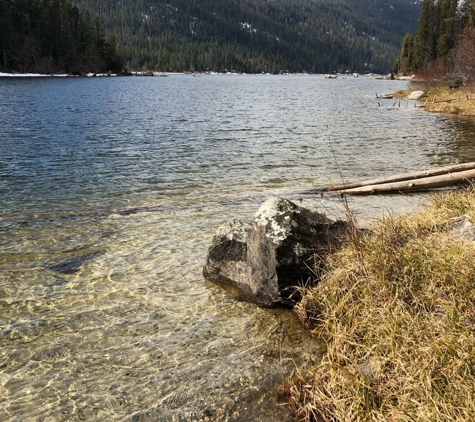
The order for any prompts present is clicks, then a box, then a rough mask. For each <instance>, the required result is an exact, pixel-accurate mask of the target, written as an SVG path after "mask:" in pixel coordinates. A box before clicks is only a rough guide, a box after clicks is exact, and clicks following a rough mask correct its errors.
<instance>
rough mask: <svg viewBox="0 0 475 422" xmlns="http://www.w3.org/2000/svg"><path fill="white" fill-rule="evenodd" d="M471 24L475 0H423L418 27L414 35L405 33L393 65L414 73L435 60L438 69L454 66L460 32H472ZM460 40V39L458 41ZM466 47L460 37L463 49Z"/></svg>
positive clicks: (425, 67)
mask: <svg viewBox="0 0 475 422" xmlns="http://www.w3.org/2000/svg"><path fill="white" fill-rule="evenodd" d="M474 25H475V0H464V1H463V2H460V1H458V0H423V2H422V11H421V17H420V21H419V28H418V30H417V33H416V36H415V37H413V36H412V34H407V35H406V37H405V38H404V40H403V43H402V48H401V52H400V54H399V57H398V59H397V60H396V63H395V65H394V71H395V72H396V73H400V74H407V73H415V72H417V71H418V70H421V69H427V68H428V67H430V66H434V63H436V62H437V63H438V67H439V68H441V69H445V70H442V72H450V69H449V68H450V67H454V66H455V65H456V63H454V57H455V56H457V57H458V58H457V60H458V61H460V60H461V58H462V57H461V55H460V52H458V53H457V54H455V52H454V50H455V49H456V47H457V43H458V42H459V41H458V40H460V38H461V36H462V35H463V34H464V33H465V32H467V29H470V30H469V31H468V32H469V33H472V30H471V28H473V27H474ZM459 44H460V42H459ZM467 48H468V44H467V41H466V40H465V41H464V49H465V50H466V49H467Z"/></svg>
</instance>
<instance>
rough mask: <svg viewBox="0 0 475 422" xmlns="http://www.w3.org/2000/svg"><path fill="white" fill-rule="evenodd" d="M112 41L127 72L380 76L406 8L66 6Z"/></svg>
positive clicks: (413, 18)
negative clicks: (91, 16)
mask: <svg viewBox="0 0 475 422" xmlns="http://www.w3.org/2000/svg"><path fill="white" fill-rule="evenodd" d="M72 1H73V2H74V4H76V5H77V6H78V7H79V8H80V10H83V11H86V10H90V11H92V12H94V13H98V14H99V16H100V17H101V21H102V23H103V25H104V27H105V28H106V29H107V30H110V31H113V32H114V33H116V34H117V38H118V40H119V41H120V43H121V45H122V46H123V48H122V50H121V53H122V55H123V57H124V61H125V63H126V67H127V68H128V69H130V70H141V69H142V70H157V71H180V72H181V71H185V70H191V71H206V70H213V71H225V70H230V71H231V70H235V71H238V72H247V73H255V72H270V73H277V72H279V71H285V70H289V71H292V72H296V71H300V72H302V71H309V72H332V71H340V72H342V71H346V70H352V71H358V72H364V71H371V72H388V71H390V70H391V69H392V65H393V63H394V60H395V59H396V57H397V55H398V54H399V49H400V45H401V44H400V43H401V40H402V39H403V37H404V35H405V34H406V32H407V31H408V30H410V31H415V30H416V29H417V25H418V17H419V15H420V4H418V3H416V4H415V2H413V1H410V0H393V1H391V4H389V3H388V2H387V1H385V0H292V1H290V0H273V1H268V0H161V1H160V0H159V1H157V0H121V1H116V0H72Z"/></svg>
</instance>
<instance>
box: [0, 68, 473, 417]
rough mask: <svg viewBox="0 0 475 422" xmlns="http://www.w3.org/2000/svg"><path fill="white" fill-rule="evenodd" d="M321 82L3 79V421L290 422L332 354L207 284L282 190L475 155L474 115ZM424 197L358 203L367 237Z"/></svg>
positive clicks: (390, 88)
mask: <svg viewBox="0 0 475 422" xmlns="http://www.w3.org/2000/svg"><path fill="white" fill-rule="evenodd" d="M408 86H409V85H408V82H403V81H382V80H375V79H370V78H368V77H362V76H360V77H359V78H353V77H351V78H350V77H348V78H343V77H340V78H338V79H333V80H328V79H324V77H323V76H322V75H313V76H306V75H286V76H270V75H200V76H191V75H169V76H168V77H157V78H140V77H137V78H132V77H129V78H41V79H39V78H22V79H20V78H8V79H7V78H4V79H0V125H1V131H0V145H1V149H0V397H2V400H1V401H0V420H2V421H31V420H38V421H40V420H41V421H69V420H86V421H91V420H98V421H105V420H107V421H186V420H217V421H259V420H265V421H285V420H291V416H290V414H289V411H288V409H287V408H286V407H285V406H282V404H281V403H282V399H281V398H279V397H278V395H277V389H278V387H279V385H281V384H282V383H283V382H284V380H285V378H286V377H287V376H288V375H289V374H290V373H291V372H292V370H293V369H294V368H295V365H298V364H299V362H300V361H301V360H302V359H304V360H305V361H307V362H312V361H314V362H316V361H318V359H319V356H321V353H322V350H323V345H319V344H318V343H317V342H316V341H315V339H312V337H311V335H310V334H309V333H307V332H305V331H304V330H303V329H302V328H301V327H300V326H299V325H298V323H297V322H296V321H295V319H294V317H293V316H292V313H291V312H290V311H287V310H268V309H261V308H259V307H257V306H255V305H253V304H250V303H248V302H246V301H243V300H242V299H241V298H240V297H239V296H237V295H236V294H235V293H234V292H232V291H228V290H225V289H223V288H221V287H220V286H217V285H215V284H213V283H211V282H209V281H206V280H204V279H203V276H202V274H201V271H202V266H203V264H204V261H205V258H206V253H207V249H208V247H209V246H210V245H211V239H212V237H213V234H214V232H215V231H216V229H217V227H218V226H219V225H221V224H223V223H225V222H227V221H229V220H231V219H234V218H239V219H244V220H251V219H252V218H253V215H254V213H255V212H256V211H257V209H258V208H259V205H260V204H261V203H262V202H263V201H264V200H265V199H267V198H269V197H271V196H284V197H286V198H288V199H291V200H295V201H301V202H302V205H303V206H307V207H309V208H311V209H314V210H317V211H320V212H324V213H326V214H327V215H328V216H330V217H332V218H337V217H342V216H344V213H345V211H344V208H343V207H342V204H341V202H340V201H339V200H336V199H330V198H326V197H320V196H318V195H315V194H314V193H313V192H314V191H315V190H316V189H321V188H323V187H326V186H330V185H332V184H337V183H341V182H342V181H345V182H352V181H356V180H361V179H367V178H374V177H380V176H386V175H391V174H396V173H403V172H409V171H415V170H422V169H426V168H430V167H433V166H439V165H447V164H456V163H460V162H465V161H475V143H474V140H475V123H474V120H473V119H450V118H447V117H444V116H440V115H434V114H429V113H426V112H425V111H423V110H422V109H420V108H415V107H414V104H413V103H412V102H411V103H410V104H407V105H406V102H405V101H402V102H401V103H400V106H399V104H398V103H396V104H394V101H393V100H378V99H376V98H375V94H376V93H378V94H384V93H389V92H394V91H396V90H398V89H404V88H407V87H408ZM426 198H427V196H425V195H416V194H414V195H403V196H378V197H365V198H355V199H350V207H351V209H352V210H353V212H354V213H355V215H356V217H357V219H358V220H359V221H360V222H361V223H362V224H366V223H367V222H368V221H369V220H370V219H372V218H374V217H376V216H379V215H382V214H384V213H386V214H387V213H399V212H401V211H409V210H413V209H414V208H416V207H417V206H418V205H419V204H420V203H421V202H423V201H424V200H425V199H426Z"/></svg>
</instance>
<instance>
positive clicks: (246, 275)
mask: <svg viewBox="0 0 475 422" xmlns="http://www.w3.org/2000/svg"><path fill="white" fill-rule="evenodd" d="M346 227H347V224H346V223H345V222H343V221H337V222H333V221H331V220H330V219H328V218H327V217H325V216H324V215H322V214H319V213H316V212H313V211H310V210H308V209H306V208H302V207H299V206H298V205H296V204H294V203H293V202H290V201H288V200H286V199H283V198H271V199H269V200H267V201H266V202H264V204H262V206H261V207H260V208H259V211H258V212H257V214H256V215H255V218H254V221H253V222H252V223H251V224H245V223H244V222H242V221H239V220H234V221H232V222H230V223H227V224H225V225H223V226H221V227H220V228H219V229H218V231H217V233H216V235H215V236H214V238H213V244H212V246H211V248H210V249H209V253H208V257H207V259H206V264H205V266H204V269H203V274H204V276H205V277H206V278H207V279H209V280H212V281H215V282H219V283H225V284H228V285H232V286H234V287H236V288H238V289H239V290H240V291H241V292H242V293H244V294H245V295H246V296H247V297H248V298H250V299H251V300H252V301H254V302H257V303H258V304H260V305H263V306H268V307H276V306H290V307H291V306H293V305H294V304H295V303H296V302H297V301H298V300H299V297H298V291H297V287H298V286H302V285H308V284H309V283H312V282H314V281H315V280H316V278H317V276H318V272H319V269H321V267H322V265H323V262H324V259H325V256H326V255H328V253H330V252H331V251H332V250H333V249H334V248H336V247H338V246H339V244H340V243H341V239H342V237H343V236H344V233H345V232H346Z"/></svg>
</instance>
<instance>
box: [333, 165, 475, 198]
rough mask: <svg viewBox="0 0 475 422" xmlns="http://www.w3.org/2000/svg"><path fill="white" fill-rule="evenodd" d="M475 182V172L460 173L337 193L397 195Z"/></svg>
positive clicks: (363, 187) (362, 187) (369, 186)
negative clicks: (398, 193)
mask: <svg viewBox="0 0 475 422" xmlns="http://www.w3.org/2000/svg"><path fill="white" fill-rule="evenodd" d="M472 180H475V170H474V169H472V170H466V171H459V172H455V173H448V174H443V175H440V176H431V177H424V178H422V179H415V180H404V181H401V182H394V183H383V184H378V185H368V186H361V187H358V188H352V189H343V190H339V191H336V192H335V193H339V194H347V195H367V194H374V193H397V192H405V191H421V190H428V189H433V188H441V187H449V186H455V185H462V184H468V183H470V181H472Z"/></svg>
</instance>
